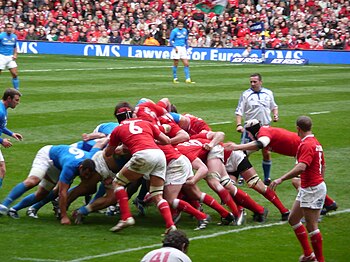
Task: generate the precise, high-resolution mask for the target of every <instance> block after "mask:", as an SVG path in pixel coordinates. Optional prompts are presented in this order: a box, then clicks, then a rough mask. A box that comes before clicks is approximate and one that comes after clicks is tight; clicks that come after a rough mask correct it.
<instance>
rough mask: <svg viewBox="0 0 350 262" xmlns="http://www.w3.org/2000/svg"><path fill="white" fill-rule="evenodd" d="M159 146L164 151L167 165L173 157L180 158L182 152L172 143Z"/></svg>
mask: <svg viewBox="0 0 350 262" xmlns="http://www.w3.org/2000/svg"><path fill="white" fill-rule="evenodd" d="M158 147H159V148H160V149H161V150H162V151H163V153H164V155H165V158H166V163H167V165H168V164H169V163H170V161H171V160H173V159H178V158H179V157H180V156H182V154H181V153H180V152H179V150H177V149H176V148H175V147H173V146H172V145H158Z"/></svg>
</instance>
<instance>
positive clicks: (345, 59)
mask: <svg viewBox="0 0 350 262" xmlns="http://www.w3.org/2000/svg"><path fill="white" fill-rule="evenodd" d="M17 47H18V52H19V53H23V54H51V55H78V56H108V57H130V58H131V57H136V58H153V59H170V52H171V47H168V46H159V47H158V46H132V45H113V44H92V43H91V44H88V43H60V42H22V41H19V42H18V46H17ZM243 51H244V49H243V48H192V53H191V55H190V58H191V60H201V61H204V60H210V61H227V62H230V61H232V60H233V58H236V57H242V53H243ZM261 54H262V52H261V50H259V49H253V50H252V53H251V54H250V56H249V57H250V58H261ZM265 58H266V59H268V58H271V59H274V58H278V59H306V60H308V61H309V64H315V63H319V64H350V51H330V50H265Z"/></svg>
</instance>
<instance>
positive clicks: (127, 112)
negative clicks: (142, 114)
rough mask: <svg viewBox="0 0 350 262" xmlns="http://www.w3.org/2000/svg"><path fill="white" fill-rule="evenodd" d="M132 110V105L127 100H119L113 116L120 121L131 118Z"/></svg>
mask: <svg viewBox="0 0 350 262" xmlns="http://www.w3.org/2000/svg"><path fill="white" fill-rule="evenodd" d="M133 112H134V108H133V106H132V105H131V104H130V103H128V102H120V103H118V104H117V105H116V106H115V109H114V116H115V117H116V118H117V119H118V122H119V123H120V122H122V121H123V120H125V119H128V118H132V113H133Z"/></svg>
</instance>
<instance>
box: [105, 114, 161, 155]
mask: <svg viewBox="0 0 350 262" xmlns="http://www.w3.org/2000/svg"><path fill="white" fill-rule="evenodd" d="M160 133H161V132H160V130H159V129H158V128H157V127H155V126H154V125H153V124H152V123H150V122H148V121H143V120H141V119H136V118H131V119H127V120H124V121H123V122H121V124H120V125H119V126H117V127H116V128H115V129H114V130H113V132H112V134H111V137H110V141H109V145H110V146H118V145H119V144H120V143H123V144H124V145H126V146H127V147H128V149H129V150H130V152H131V154H134V153H136V152H138V151H141V150H145V149H159V147H158V146H157V144H156V143H155V142H154V139H155V138H158V137H159V135H160Z"/></svg>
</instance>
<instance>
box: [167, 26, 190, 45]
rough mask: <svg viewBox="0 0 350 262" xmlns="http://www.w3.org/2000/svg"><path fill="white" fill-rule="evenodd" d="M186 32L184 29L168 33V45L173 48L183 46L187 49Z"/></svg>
mask: <svg viewBox="0 0 350 262" xmlns="http://www.w3.org/2000/svg"><path fill="white" fill-rule="evenodd" d="M187 38H188V31H187V29H186V28H182V29H179V28H174V29H173V30H172V31H171V33H170V38H169V40H170V44H171V45H172V46H174V47H176V46H185V47H187V46H188V45H187Z"/></svg>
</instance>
